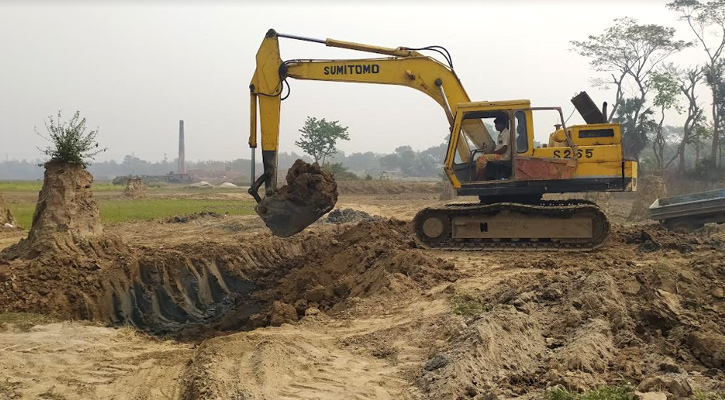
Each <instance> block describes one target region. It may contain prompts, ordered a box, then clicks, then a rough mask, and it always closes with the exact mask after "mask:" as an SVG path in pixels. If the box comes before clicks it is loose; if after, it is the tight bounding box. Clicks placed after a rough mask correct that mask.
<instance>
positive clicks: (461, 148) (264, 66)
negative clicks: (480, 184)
mask: <svg viewBox="0 0 725 400" xmlns="http://www.w3.org/2000/svg"><path fill="white" fill-rule="evenodd" d="M280 37H283V38H290V39H297V40H305V41H311V42H317V43H323V44H325V45H327V46H328V47H338V48H346V49H352V50H358V51H365V52H369V53H377V54H384V55H387V56H389V57H385V58H364V59H349V60H312V59H309V60H307V59H306V60H290V61H282V59H281V57H280V52H279V41H278V39H279V38H280ZM256 60H257V68H256V70H255V72H254V76H253V77H252V82H251V84H250V85H249V89H250V96H251V99H250V100H251V102H250V104H251V106H250V114H251V115H250V135H249V146H250V147H251V148H252V149H253V150H252V152H253V154H254V149H255V148H256V147H257V145H258V143H257V121H258V120H257V113H259V121H260V122H261V124H260V125H261V141H262V164H263V166H264V173H263V174H262V175H261V176H260V177H259V179H257V180H256V181H255V182H254V183H253V184H252V188H250V191H249V192H250V194H252V195H253V196H254V197H255V199H257V201H258V202H259V201H260V200H261V199H260V198H259V196H258V195H257V190H258V189H259V187H260V186H261V184H262V183H264V184H265V189H266V192H267V193H269V192H270V191H273V190H274V189H275V188H276V181H277V177H276V175H277V151H278V147H279V120H280V106H281V101H282V100H283V96H282V95H283V92H284V85H285V84H286V79H287V78H294V79H305V80H317V81H331V82H355V83H376V84H387V85H399V86H408V87H410V88H413V89H417V90H419V91H421V92H423V93H425V94H427V95H428V96H429V97H431V98H432V99H433V100H434V101H436V102H437V103H438V104H439V105H440V106H441V107H442V108H443V110H444V111H445V114H446V116H447V118H448V121H449V123H450V124H451V125H453V120H454V115H455V112H456V108H457V105H458V104H459V103H468V102H470V98H469V97H468V94H467V93H466V91H465V89H464V88H463V86H462V84H461V81H460V80H459V79H458V76H457V75H456V73H455V72H454V71H453V68H452V66H451V65H448V66H447V65H445V64H443V63H441V62H439V61H437V60H435V59H433V58H431V57H427V56H424V55H422V54H421V53H419V52H418V51H417V50H414V49H408V48H403V47H399V48H396V49H393V48H385V47H377V46H370V45H364V44H358V43H350V42H343V41H339V40H334V39H327V40H319V39H311V38H303V37H299V36H293V35H283V34H279V33H277V32H275V31H274V30H271V29H270V30H269V31H268V32H267V34H266V36H265V38H264V40H263V42H262V45H261V46H260V48H259V51H258V52H257V58H256ZM448 61H449V63H450V59H449V60H448ZM462 128H463V132H464V135H465V137H466V138H467V140H458V141H457V143H458V144H457V146H458V154H459V155H460V157H461V159H462V160H463V161H464V162H467V161H468V159H469V157H470V149H469V143H470V144H471V145H473V146H475V147H476V148H485V149H488V150H489V151H491V150H493V149H494V143H493V140H492V138H491V135H490V134H489V132H488V131H487V129H486V127H485V126H484V125H483V123H482V122H481V121H480V120H468V121H466V122H465V123H464V125H463V127H462ZM452 142H453V141H452ZM254 162H255V161H254V157H253V159H252V168H254ZM252 170H253V171H254V169H252Z"/></svg>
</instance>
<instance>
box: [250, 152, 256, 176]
mask: <svg viewBox="0 0 725 400" xmlns="http://www.w3.org/2000/svg"><path fill="white" fill-rule="evenodd" d="M251 150H252V181H251V182H250V184H251V185H254V177H255V176H256V175H257V173H256V171H255V168H256V163H257V162H256V159H255V157H256V156H257V152H256V151H255V150H257V149H256V148H254V147H252V148H251Z"/></svg>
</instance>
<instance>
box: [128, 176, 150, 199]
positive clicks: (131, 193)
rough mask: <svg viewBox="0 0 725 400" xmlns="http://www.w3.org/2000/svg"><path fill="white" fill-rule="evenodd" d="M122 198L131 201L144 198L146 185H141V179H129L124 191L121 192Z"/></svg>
mask: <svg viewBox="0 0 725 400" xmlns="http://www.w3.org/2000/svg"><path fill="white" fill-rule="evenodd" d="M123 196H124V197H129V198H132V199H142V198H144V197H146V185H145V184H144V183H143V179H141V178H139V177H136V178H129V180H128V182H126V189H124V191H123Z"/></svg>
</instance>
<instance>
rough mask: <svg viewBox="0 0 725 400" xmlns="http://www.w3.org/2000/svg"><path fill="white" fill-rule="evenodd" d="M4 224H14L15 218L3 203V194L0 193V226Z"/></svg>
mask: <svg viewBox="0 0 725 400" xmlns="http://www.w3.org/2000/svg"><path fill="white" fill-rule="evenodd" d="M5 224H10V225H12V226H15V218H13V215H12V214H11V213H10V209H8V208H7V206H6V205H5V199H4V198H3V195H2V194H0V228H2V227H4V226H5Z"/></svg>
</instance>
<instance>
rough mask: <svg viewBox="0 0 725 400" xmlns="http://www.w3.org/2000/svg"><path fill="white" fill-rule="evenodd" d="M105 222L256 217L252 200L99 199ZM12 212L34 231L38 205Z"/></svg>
mask: <svg viewBox="0 0 725 400" xmlns="http://www.w3.org/2000/svg"><path fill="white" fill-rule="evenodd" d="M96 201H97V202H98V208H99V209H100V211H101V222H102V223H104V224H106V223H114V222H128V221H137V220H148V219H154V218H169V217H173V216H175V215H183V214H193V213H199V212H202V211H213V212H215V213H217V214H229V215H253V214H255V212H254V205H255V203H254V201H252V200H219V199H174V198H146V199H138V200H130V199H129V200H126V199H102V198H99V199H96ZM8 208H10V212H11V213H12V214H13V216H14V217H15V220H16V221H17V222H18V226H20V227H21V228H23V229H30V226H31V224H32V222H33V212H34V211H35V203H27V202H24V203H15V204H9V207H8Z"/></svg>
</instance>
